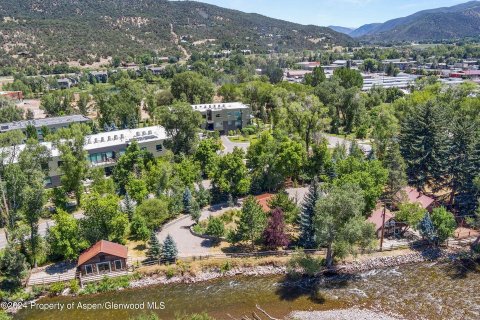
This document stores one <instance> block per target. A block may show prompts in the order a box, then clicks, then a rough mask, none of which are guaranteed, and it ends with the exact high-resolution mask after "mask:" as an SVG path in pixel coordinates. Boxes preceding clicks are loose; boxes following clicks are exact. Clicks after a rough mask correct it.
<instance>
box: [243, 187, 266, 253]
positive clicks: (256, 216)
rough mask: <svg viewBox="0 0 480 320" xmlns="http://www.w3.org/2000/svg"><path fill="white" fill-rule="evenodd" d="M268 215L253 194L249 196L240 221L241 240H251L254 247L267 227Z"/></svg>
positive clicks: (244, 204)
mask: <svg viewBox="0 0 480 320" xmlns="http://www.w3.org/2000/svg"><path fill="white" fill-rule="evenodd" d="M266 220H267V217H266V215H265V212H264V211H263V209H262V206H260V204H259V203H258V201H257V200H256V199H255V197H253V196H249V197H247V199H245V202H244V203H243V207H242V213H241V215H240V221H239V223H238V227H237V237H238V239H239V240H244V241H249V242H250V245H251V247H252V249H253V248H254V245H255V242H256V241H257V240H258V239H259V238H260V237H261V235H262V232H263V230H264V229H265V224H266Z"/></svg>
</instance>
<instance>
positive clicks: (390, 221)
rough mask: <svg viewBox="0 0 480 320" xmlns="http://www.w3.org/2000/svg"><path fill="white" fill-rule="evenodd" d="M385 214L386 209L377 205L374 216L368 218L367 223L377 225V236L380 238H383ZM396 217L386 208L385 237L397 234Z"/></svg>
mask: <svg viewBox="0 0 480 320" xmlns="http://www.w3.org/2000/svg"><path fill="white" fill-rule="evenodd" d="M383 213H384V208H383V206H381V205H377V208H376V209H375V210H374V211H373V212H372V214H371V215H370V216H369V217H368V219H367V221H368V222H371V223H373V224H374V225H375V234H376V235H377V237H378V238H380V237H381V236H382V226H383V222H384V220H383ZM394 217H395V216H394V215H393V213H392V212H390V210H388V209H387V208H385V227H384V231H383V234H384V237H388V236H390V235H394V234H395V219H394Z"/></svg>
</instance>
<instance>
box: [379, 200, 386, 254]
mask: <svg viewBox="0 0 480 320" xmlns="http://www.w3.org/2000/svg"><path fill="white" fill-rule="evenodd" d="M386 211H387V204H386V203H385V202H383V214H382V236H381V238H380V251H382V250H383V237H384V234H385V213H386Z"/></svg>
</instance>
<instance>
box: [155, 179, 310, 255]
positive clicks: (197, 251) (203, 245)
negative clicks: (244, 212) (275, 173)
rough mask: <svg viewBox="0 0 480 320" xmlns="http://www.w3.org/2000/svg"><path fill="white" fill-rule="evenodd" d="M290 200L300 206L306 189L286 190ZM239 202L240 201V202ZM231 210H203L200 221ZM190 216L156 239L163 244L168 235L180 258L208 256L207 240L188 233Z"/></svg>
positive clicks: (209, 246) (227, 208)
mask: <svg viewBox="0 0 480 320" xmlns="http://www.w3.org/2000/svg"><path fill="white" fill-rule="evenodd" d="M286 191H287V192H288V194H289V195H290V197H291V198H293V199H294V200H295V201H296V202H297V204H298V205H300V204H301V202H302V200H303V198H304V196H305V193H306V192H307V191H308V188H305V187H302V188H291V189H287V190H286ZM240 202H241V200H240ZM229 209H232V208H229V207H221V206H216V207H214V208H213V209H211V210H209V209H207V210H204V211H203V212H202V216H201V218H200V220H206V219H208V217H209V216H219V215H221V214H223V213H224V212H225V211H227V210H229ZM193 223H194V222H193V220H192V219H191V218H190V216H183V217H181V218H179V219H177V220H174V221H173V222H171V223H169V224H167V225H165V226H164V227H163V229H162V230H161V231H160V232H159V233H158V235H157V237H158V239H159V241H160V242H163V241H164V240H165V238H166V237H167V235H168V234H170V235H171V236H172V238H173V240H174V241H175V242H176V244H177V249H178V255H179V256H180V257H189V256H200V255H207V254H210V248H211V247H212V242H211V241H210V240H207V239H203V238H200V237H196V236H194V235H192V234H191V233H190V230H189V228H190V226H191V225H192V224H193Z"/></svg>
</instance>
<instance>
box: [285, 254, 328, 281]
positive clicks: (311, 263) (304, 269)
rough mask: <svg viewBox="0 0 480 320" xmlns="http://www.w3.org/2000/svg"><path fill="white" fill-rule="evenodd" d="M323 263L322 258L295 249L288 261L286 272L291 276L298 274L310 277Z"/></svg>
mask: <svg viewBox="0 0 480 320" xmlns="http://www.w3.org/2000/svg"><path fill="white" fill-rule="evenodd" d="M323 264H324V261H323V259H321V258H315V257H313V256H311V255H307V254H306V253H305V252H303V251H302V250H297V252H295V253H294V254H293V256H292V257H291V258H290V260H289V261H288V264H287V272H288V274H289V275H290V276H293V277H298V276H300V275H307V276H310V277H312V276H315V275H316V274H317V273H318V272H319V271H320V269H321V267H322V266H323Z"/></svg>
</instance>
